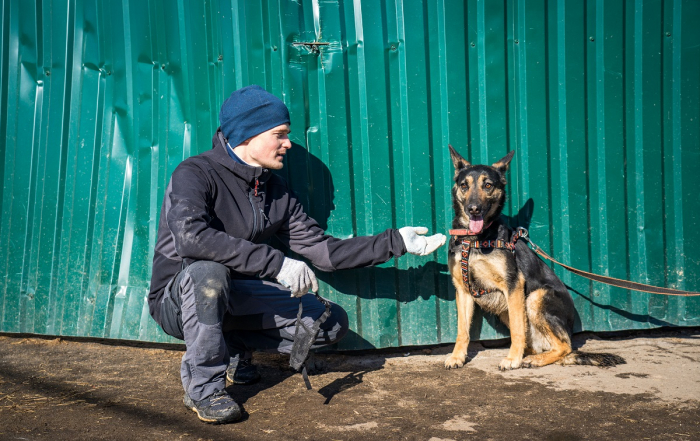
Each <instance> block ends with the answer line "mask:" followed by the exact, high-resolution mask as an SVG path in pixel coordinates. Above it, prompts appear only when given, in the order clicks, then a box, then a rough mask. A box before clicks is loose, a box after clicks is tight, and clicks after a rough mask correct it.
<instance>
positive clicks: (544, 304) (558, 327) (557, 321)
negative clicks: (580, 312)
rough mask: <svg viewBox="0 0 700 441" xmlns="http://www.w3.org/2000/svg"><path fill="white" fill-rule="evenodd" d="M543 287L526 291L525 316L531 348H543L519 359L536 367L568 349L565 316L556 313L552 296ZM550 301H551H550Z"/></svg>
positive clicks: (558, 356) (552, 359)
mask: <svg viewBox="0 0 700 441" xmlns="http://www.w3.org/2000/svg"><path fill="white" fill-rule="evenodd" d="M549 294H551V293H550V292H549V291H548V290H547V289H546V288H543V289H538V290H536V291H533V292H532V293H530V295H529V296H528V298H527V316H528V320H529V321H530V325H531V335H530V337H531V343H532V346H533V348H535V349H537V348H542V349H546V350H545V352H542V353H541V354H536V355H529V356H527V357H525V358H524V359H523V367H539V366H547V365H548V364H552V363H556V362H558V361H560V360H562V359H564V357H566V356H567V355H569V354H570V353H571V338H570V336H569V332H568V330H567V328H566V324H565V318H564V317H563V315H562V314H557V312H559V309H558V308H557V305H556V303H557V301H556V298H554V297H553V296H551V295H549ZM552 303H554V304H552Z"/></svg>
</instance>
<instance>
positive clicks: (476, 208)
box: [467, 204, 481, 214]
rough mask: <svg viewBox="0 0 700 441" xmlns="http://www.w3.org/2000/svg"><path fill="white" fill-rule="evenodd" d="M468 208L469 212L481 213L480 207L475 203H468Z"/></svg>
mask: <svg viewBox="0 0 700 441" xmlns="http://www.w3.org/2000/svg"><path fill="white" fill-rule="evenodd" d="M467 208H468V209H469V214H481V207H479V206H478V205H475V204H469V206H468V207H467Z"/></svg>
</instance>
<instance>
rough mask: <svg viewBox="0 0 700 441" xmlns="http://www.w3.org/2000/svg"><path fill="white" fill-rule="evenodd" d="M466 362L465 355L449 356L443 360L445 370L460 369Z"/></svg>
mask: <svg viewBox="0 0 700 441" xmlns="http://www.w3.org/2000/svg"><path fill="white" fill-rule="evenodd" d="M466 362H467V356H466V355H462V356H460V355H454V354H452V355H450V356H449V357H447V359H446V360H445V369H457V368H461V367H462V366H464V364H465V363H466Z"/></svg>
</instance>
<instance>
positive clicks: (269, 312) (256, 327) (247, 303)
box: [224, 280, 348, 354]
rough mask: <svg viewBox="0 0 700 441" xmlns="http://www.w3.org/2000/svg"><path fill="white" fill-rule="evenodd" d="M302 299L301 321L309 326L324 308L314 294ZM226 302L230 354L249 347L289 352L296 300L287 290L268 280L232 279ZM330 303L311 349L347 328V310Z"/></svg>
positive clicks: (328, 341)
mask: <svg viewBox="0 0 700 441" xmlns="http://www.w3.org/2000/svg"><path fill="white" fill-rule="evenodd" d="M301 299H302V302H303V312H302V320H303V321H304V324H306V326H308V327H311V326H312V324H313V322H314V321H316V319H318V318H319V317H320V316H321V314H322V313H323V312H324V311H325V306H324V305H323V304H322V303H321V302H319V301H318V300H317V299H316V297H315V296H313V295H305V296H303V297H302V298H301ZM229 302H230V303H229V313H230V314H227V315H226V317H225V318H224V329H225V335H226V342H227V344H228V347H229V351H230V352H231V353H232V354H235V353H242V352H243V351H251V350H262V351H268V352H279V353H283V354H288V353H290V351H291V349H292V344H293V342H294V331H295V327H296V320H297V313H298V311H299V299H298V298H293V297H290V291H289V290H288V289H286V288H284V287H283V286H281V285H279V284H276V283H271V282H267V281H260V280H257V281H252V280H245V281H239V280H232V281H231V296H230V298H229ZM331 305H332V306H331V315H330V317H328V319H327V320H326V321H325V322H324V323H323V325H321V330H320V332H319V335H318V337H317V339H316V343H315V344H314V345H313V346H312V348H320V347H323V346H327V345H331V344H333V343H335V342H337V341H338V340H340V339H341V338H343V336H345V334H346V333H347V331H348V316H347V313H346V312H345V310H344V309H343V308H342V307H340V306H339V305H337V304H335V303H332V304H331Z"/></svg>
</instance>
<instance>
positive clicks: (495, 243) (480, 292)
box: [450, 227, 527, 298]
mask: <svg viewBox="0 0 700 441" xmlns="http://www.w3.org/2000/svg"><path fill="white" fill-rule="evenodd" d="M462 231H463V230H450V234H452V235H460V234H459V233H461V232H462ZM521 237H527V230H526V229H525V228H522V227H518V228H517V229H516V231H515V233H514V234H513V237H512V238H511V239H510V242H508V241H505V240H502V239H496V240H463V241H462V280H463V281H464V284H465V285H466V287H467V289H468V290H469V292H470V293H471V294H472V296H474V297H475V298H479V297H481V296H484V295H486V294H491V293H492V292H494V291H496V290H495V289H483V288H479V289H477V288H474V287H473V286H472V284H471V281H470V278H469V254H470V253H471V250H473V249H486V248H499V249H506V250H510V252H511V253H513V254H515V244H516V243H517V242H518V239H520V238H521Z"/></svg>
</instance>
